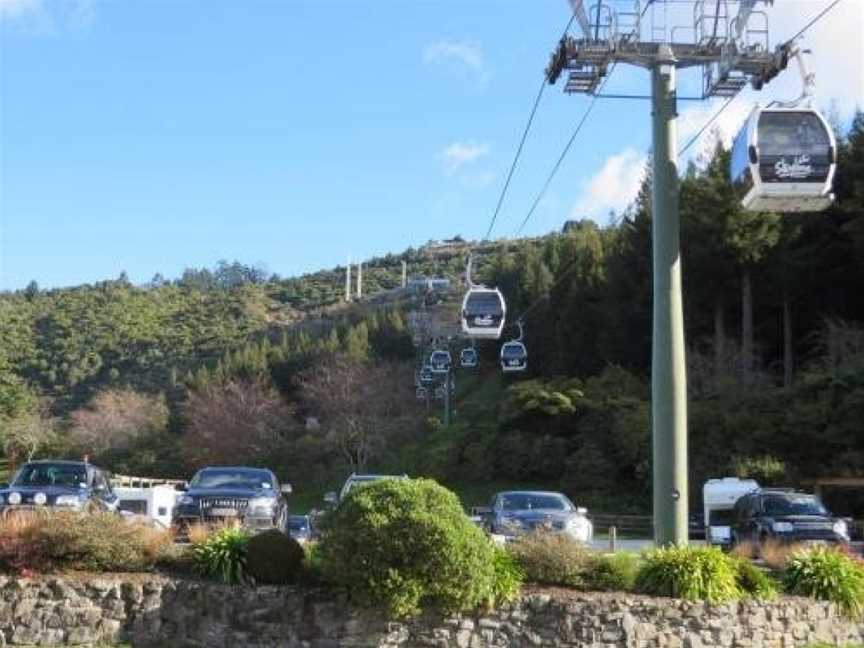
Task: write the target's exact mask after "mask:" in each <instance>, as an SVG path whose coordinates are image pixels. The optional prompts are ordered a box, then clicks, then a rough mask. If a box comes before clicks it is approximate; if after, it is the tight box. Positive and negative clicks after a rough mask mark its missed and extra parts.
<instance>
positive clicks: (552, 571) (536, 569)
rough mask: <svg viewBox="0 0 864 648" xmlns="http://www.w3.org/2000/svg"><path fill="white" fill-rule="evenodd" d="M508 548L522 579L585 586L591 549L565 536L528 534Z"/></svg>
mask: <svg viewBox="0 0 864 648" xmlns="http://www.w3.org/2000/svg"><path fill="white" fill-rule="evenodd" d="M507 548H508V550H509V551H510V553H511V554H512V556H513V558H514V560H515V561H516V563H517V564H518V565H519V566H520V567H521V568H522V571H523V572H524V574H525V580H527V581H529V582H532V583H539V584H542V585H564V586H566V587H574V588H577V589H585V588H586V585H587V578H586V574H587V571H588V565H589V563H590V561H591V552H590V550H589V549H587V548H586V547H585V545H583V544H581V543H579V542H576V541H575V540H573V539H571V538H569V537H568V536H566V535H563V534H560V533H530V534H527V535H524V536H522V537H520V538H518V539H517V540H516V541H515V542H513V543H512V544H510V545H509V546H508V547H507Z"/></svg>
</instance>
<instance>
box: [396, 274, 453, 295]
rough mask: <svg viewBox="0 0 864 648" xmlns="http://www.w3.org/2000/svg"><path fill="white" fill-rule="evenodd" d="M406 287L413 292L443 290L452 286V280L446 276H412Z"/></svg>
mask: <svg viewBox="0 0 864 648" xmlns="http://www.w3.org/2000/svg"><path fill="white" fill-rule="evenodd" d="M405 288H406V290H408V292H412V293H419V292H435V291H442V290H447V289H448V288H450V280H449V279H445V278H444V277H411V278H410V279H409V280H408V284H407V285H406V287H405Z"/></svg>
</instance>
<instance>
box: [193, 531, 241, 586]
mask: <svg viewBox="0 0 864 648" xmlns="http://www.w3.org/2000/svg"><path fill="white" fill-rule="evenodd" d="M248 548H249V534H248V533H247V532H246V531H244V530H243V529H238V528H230V527H228V528H224V529H220V530H219V531H216V532H215V533H212V534H211V535H209V536H207V537H206V539H204V540H203V541H202V542H200V543H198V544H193V545H192V562H193V564H194V567H195V571H196V572H198V573H199V574H201V575H202V576H207V577H208V578H213V579H216V580H219V581H221V582H223V583H227V584H242V583H246V582H248V581H249V578H248V576H247V572H246V559H247V554H248Z"/></svg>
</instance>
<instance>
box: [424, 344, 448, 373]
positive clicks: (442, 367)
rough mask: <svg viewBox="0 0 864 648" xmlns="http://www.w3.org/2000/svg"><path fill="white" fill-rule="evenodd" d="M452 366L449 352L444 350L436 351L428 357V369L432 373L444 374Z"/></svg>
mask: <svg viewBox="0 0 864 648" xmlns="http://www.w3.org/2000/svg"><path fill="white" fill-rule="evenodd" d="M452 364H453V359H452V358H451V357H450V352H449V351H446V350H444V349H436V350H435V351H433V352H432V355H431V356H429V368H430V369H431V370H432V373H436V374H446V373H447V372H448V371H450V366H451V365H452Z"/></svg>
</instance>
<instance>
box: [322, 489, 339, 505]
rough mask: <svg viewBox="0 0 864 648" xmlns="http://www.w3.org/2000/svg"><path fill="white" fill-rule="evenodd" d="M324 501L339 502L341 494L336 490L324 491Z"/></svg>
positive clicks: (329, 502)
mask: <svg viewBox="0 0 864 648" xmlns="http://www.w3.org/2000/svg"><path fill="white" fill-rule="evenodd" d="M324 501H325V502H327V503H328V504H338V503H339V496H338V495H337V494H336V493H334V492H332V491H331V492H329V493H324Z"/></svg>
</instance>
